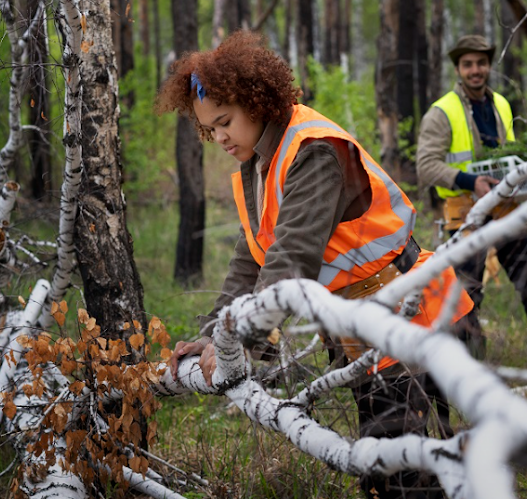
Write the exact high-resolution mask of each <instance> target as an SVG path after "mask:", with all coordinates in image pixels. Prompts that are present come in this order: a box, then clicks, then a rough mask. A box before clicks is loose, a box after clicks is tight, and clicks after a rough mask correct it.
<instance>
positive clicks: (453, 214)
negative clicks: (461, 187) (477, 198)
mask: <svg viewBox="0 0 527 499" xmlns="http://www.w3.org/2000/svg"><path fill="white" fill-rule="evenodd" d="M473 206H474V200H473V198H472V194H467V193H466V192H465V193H463V194H461V195H460V196H455V197H451V198H446V199H445V204H444V205H443V217H444V219H445V225H444V227H443V228H444V229H445V230H457V229H459V228H460V227H461V225H462V224H463V222H464V221H465V218H467V215H468V212H469V211H470V209H471V208H472V207H473Z"/></svg>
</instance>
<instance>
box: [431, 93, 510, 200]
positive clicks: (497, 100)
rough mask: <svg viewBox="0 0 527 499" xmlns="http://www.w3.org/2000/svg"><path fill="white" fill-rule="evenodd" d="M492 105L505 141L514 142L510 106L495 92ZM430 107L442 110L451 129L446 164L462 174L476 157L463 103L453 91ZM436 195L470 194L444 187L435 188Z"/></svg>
mask: <svg viewBox="0 0 527 499" xmlns="http://www.w3.org/2000/svg"><path fill="white" fill-rule="evenodd" d="M493 98H494V105H495V106H496V109H497V111H498V114H499V115H500V118H501V121H502V122H503V124H504V126H505V130H506V132H507V141H508V142H514V140H515V137H514V130H513V128H512V111H511V106H510V105H509V103H508V102H507V99H505V97H503V95H500V94H498V93H496V92H494V93H493ZM432 106H436V107H438V108H440V109H442V110H443V111H444V112H445V114H446V116H447V118H448V121H449V122H450V128H451V129H452V143H451V144H450V150H449V152H448V154H447V156H446V162H447V163H448V165H449V166H451V167H452V168H458V169H459V170H461V171H462V172H466V171H467V165H468V164H469V163H472V162H473V161H474V160H475V158H476V156H475V153H474V140H473V137H472V132H471V130H470V127H469V125H468V123H467V118H466V115H465V110H464V109H463V103H462V102H461V99H460V97H459V95H457V94H456V93H455V92H454V91H452V92H448V94H446V95H444V96H443V97H441V98H440V99H439V100H437V101H436V102H434V103H433V104H432ZM436 190H437V193H438V194H439V197H441V198H443V199H445V198H447V197H454V196H460V195H461V194H463V193H464V192H470V191H465V190H461V189H458V190H455V191H453V190H450V189H447V188H445V187H437V186H436Z"/></svg>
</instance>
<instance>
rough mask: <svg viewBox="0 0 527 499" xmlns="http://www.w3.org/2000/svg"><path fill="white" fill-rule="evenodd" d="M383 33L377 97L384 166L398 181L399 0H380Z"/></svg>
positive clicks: (376, 85)
mask: <svg viewBox="0 0 527 499" xmlns="http://www.w3.org/2000/svg"><path fill="white" fill-rule="evenodd" d="M379 13H380V20H381V30H380V31H381V34H380V35H379V37H378V38H377V65H376V68H375V96H376V100H377V117H378V120H379V132H380V139H381V166H382V167H383V169H384V170H385V171H386V172H387V173H388V174H389V175H390V176H391V177H392V178H393V179H394V180H395V181H396V182H398V181H400V180H401V165H400V159H399V146H398V140H399V132H398V122H399V121H398V116H397V71H396V69H397V64H396V63H397V47H398V40H399V0H381V4H380V11H379Z"/></svg>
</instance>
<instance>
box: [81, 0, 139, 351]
mask: <svg viewBox="0 0 527 499" xmlns="http://www.w3.org/2000/svg"><path fill="white" fill-rule="evenodd" d="M109 7H110V5H109V0H105V1H104V0H101V1H100V2H99V3H98V6H97V8H96V9H93V10H90V11H89V13H88V17H89V19H90V22H89V23H88V25H87V31H86V34H85V35H84V40H85V41H86V42H87V43H88V44H90V43H93V45H91V46H90V48H89V50H88V52H81V58H82V63H81V71H82V73H81V78H82V82H83V112H82V131H83V134H82V160H83V163H84V175H83V179H82V184H81V187H80V192H79V213H78V215H77V220H76V226H75V241H76V244H77V260H78V262H79V268H80V272H81V275H82V279H83V283H84V292H85V297H86V305H87V309H88V313H89V314H90V316H91V317H94V318H95V319H96V320H97V323H98V324H99V325H100V326H101V329H102V331H104V333H105V336H106V337H107V338H108V337H109V338H111V339H117V338H125V339H127V338H128V337H129V336H130V335H131V334H133V333H134V327H133V320H137V321H138V322H139V323H140V324H141V325H142V327H143V331H144V329H145V328H146V326H147V322H146V315H145V312H144V307H143V287H142V285H141V281H140V279H139V274H138V272H137V268H136V265H135V262H134V259H133V243H132V238H131V236H130V234H129V232H128V230H127V227H126V205H125V203H124V198H123V193H122V190H121V183H122V165H121V156H120V150H121V144H120V140H119V136H118V133H117V131H118V119H119V116H118V97H119V90H118V86H117V70H116V65H115V58H114V52H113V47H112V35H111V26H110V8H109ZM125 323H129V324H130V325H132V327H130V328H129V329H127V330H123V326H124V324H125ZM134 360H136V359H134Z"/></svg>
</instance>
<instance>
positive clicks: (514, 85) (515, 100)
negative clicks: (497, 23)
mask: <svg viewBox="0 0 527 499" xmlns="http://www.w3.org/2000/svg"><path fill="white" fill-rule="evenodd" d="M501 22H502V32H501V34H502V45H503V46H505V45H506V44H507V42H508V41H509V38H510V36H511V31H512V29H514V27H515V25H516V24H517V21H516V18H515V16H514V13H513V12H512V9H511V7H510V5H509V4H508V2H506V1H505V0H501ZM521 42H522V38H521V34H520V33H515V34H514V35H513V38H512V40H511V42H510V45H509V48H508V50H507V51H506V52H505V55H504V56H503V75H504V78H503V86H504V89H505V95H506V97H507V98H508V100H509V102H510V104H511V108H512V114H513V116H520V115H522V116H525V115H526V113H527V108H526V106H525V99H524V95H523V92H522V88H523V81H522V73H521V67H522V61H521V58H520V57H519V56H518V53H520V49H521V46H522V43H521ZM522 130H525V124H524V123H523V122H522V121H521V120H517V121H516V122H515V131H516V132H521V131H522Z"/></svg>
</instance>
